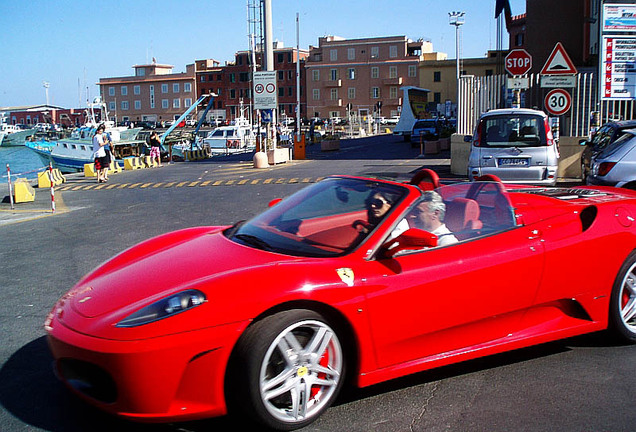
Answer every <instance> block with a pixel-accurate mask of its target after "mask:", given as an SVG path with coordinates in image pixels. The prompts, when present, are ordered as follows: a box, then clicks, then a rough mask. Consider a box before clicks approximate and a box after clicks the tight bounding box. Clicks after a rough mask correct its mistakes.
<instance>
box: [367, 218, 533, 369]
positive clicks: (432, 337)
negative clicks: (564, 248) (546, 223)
mask: <svg viewBox="0 0 636 432" xmlns="http://www.w3.org/2000/svg"><path fill="white" fill-rule="evenodd" d="M367 264H368V266H367V271H366V272H365V273H367V274H366V275H365V276H366V277H365V281H366V282H365V284H366V285H367V287H366V288H367V308H368V312H369V315H370V326H371V331H372V334H373V339H374V341H375V344H376V353H377V360H378V365H379V367H386V366H390V365H396V364H399V363H403V362H406V361H412V360H416V359H421V358H425V357H428V356H432V355H435V354H440V353H448V352H450V351H454V350H461V349H468V348H470V347H474V346H476V345H478V344H483V343H487V342H491V341H495V340H497V339H501V338H505V337H506V336H507V335H508V334H510V333H512V332H513V331H514V330H515V329H516V328H517V327H518V326H519V324H520V322H521V318H522V315H523V313H524V311H525V310H527V309H528V308H529V307H530V306H531V304H532V302H533V299H534V297H535V295H536V293H537V290H538V287H539V282H540V280H541V274H542V270H543V249H542V245H541V243H540V239H539V238H538V236H537V235H536V234H535V233H533V232H532V231H530V230H529V229H528V228H526V227H523V226H521V227H516V228H513V229H509V230H507V231H504V232H501V233H498V234H495V235H491V236H487V237H482V238H477V239H472V240H469V241H464V242H460V243H456V244H454V245H449V246H446V247H437V248H432V249H428V250H424V251H421V252H415V253H410V254H406V255H402V256H399V255H398V256H396V257H394V258H380V259H377V260H374V261H369V262H368V263H367Z"/></svg>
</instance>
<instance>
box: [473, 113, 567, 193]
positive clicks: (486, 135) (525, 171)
mask: <svg viewBox="0 0 636 432" xmlns="http://www.w3.org/2000/svg"><path fill="white" fill-rule="evenodd" d="M465 140H466V141H469V142H472V146H471V149H470V156H469V158H468V178H469V179H470V180H471V181H474V180H475V179H477V178H479V177H481V176H483V175H487V174H493V175H496V176H497V177H499V178H500V179H501V180H502V181H503V182H510V183H527V184H537V185H546V186H554V185H555V184H556V180H557V169H558V165H559V149H558V146H557V143H556V142H555V140H554V138H553V136H552V131H551V130H550V125H549V123H548V116H547V115H546V114H545V113H544V112H543V111H537V110H532V109H527V108H514V109H497V110H492V111H488V112H486V113H484V114H482V115H481V117H480V118H479V123H478V124H477V128H476V130H475V135H474V136H472V137H471V136H467V137H465Z"/></svg>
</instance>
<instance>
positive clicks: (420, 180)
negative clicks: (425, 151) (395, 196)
mask: <svg viewBox="0 0 636 432" xmlns="http://www.w3.org/2000/svg"><path fill="white" fill-rule="evenodd" d="M409 184H412V185H415V186H417V187H419V188H420V189H421V190H423V191H430V190H435V189H437V188H438V187H439V176H438V175H437V173H436V172H435V171H433V170H431V169H428V168H424V169H421V170H419V171H417V172H416V173H415V174H414V175H413V177H412V178H411V181H409Z"/></svg>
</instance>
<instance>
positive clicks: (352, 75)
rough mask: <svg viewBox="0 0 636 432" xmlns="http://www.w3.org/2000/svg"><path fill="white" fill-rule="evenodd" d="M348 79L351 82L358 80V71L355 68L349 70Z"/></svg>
mask: <svg viewBox="0 0 636 432" xmlns="http://www.w3.org/2000/svg"><path fill="white" fill-rule="evenodd" d="M347 77H348V78H349V79H350V80H354V79H356V70H355V69H354V68H349V69H348V70H347Z"/></svg>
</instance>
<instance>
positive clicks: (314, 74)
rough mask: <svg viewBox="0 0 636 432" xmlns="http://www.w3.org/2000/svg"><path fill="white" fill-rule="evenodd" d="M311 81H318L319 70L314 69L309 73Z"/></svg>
mask: <svg viewBox="0 0 636 432" xmlns="http://www.w3.org/2000/svg"><path fill="white" fill-rule="evenodd" d="M311 80H312V81H320V70H318V69H314V70H312V71H311Z"/></svg>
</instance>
